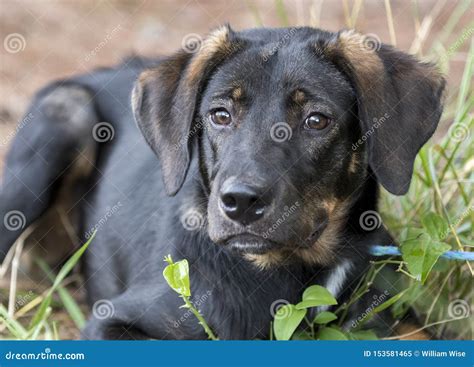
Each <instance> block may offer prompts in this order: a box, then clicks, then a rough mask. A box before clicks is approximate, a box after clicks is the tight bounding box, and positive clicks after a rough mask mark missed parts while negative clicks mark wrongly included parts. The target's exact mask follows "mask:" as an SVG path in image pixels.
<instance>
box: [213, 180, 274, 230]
mask: <svg viewBox="0 0 474 367" xmlns="http://www.w3.org/2000/svg"><path fill="white" fill-rule="evenodd" d="M220 205H221V207H222V209H223V210H224V212H225V214H226V215H227V216H228V217H229V218H230V219H232V220H235V221H236V222H239V223H241V224H243V225H247V224H250V223H252V222H255V221H256V220H257V219H260V218H261V217H263V214H264V212H265V203H264V201H263V200H262V197H261V195H260V194H259V192H258V190H257V189H256V188H253V187H251V186H248V185H245V184H240V183H234V184H232V185H229V186H228V187H226V188H225V189H224V190H222V192H221V200H220Z"/></svg>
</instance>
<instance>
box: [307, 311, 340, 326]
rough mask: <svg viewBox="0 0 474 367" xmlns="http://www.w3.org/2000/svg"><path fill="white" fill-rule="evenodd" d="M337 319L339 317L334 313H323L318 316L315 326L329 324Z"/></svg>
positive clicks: (315, 319)
mask: <svg viewBox="0 0 474 367" xmlns="http://www.w3.org/2000/svg"><path fill="white" fill-rule="evenodd" d="M336 319H337V316H336V315H335V314H333V313H332V312H329V311H323V312H321V313H318V314H317V315H316V317H315V318H314V321H313V322H314V323H315V324H329V323H330V322H331V321H334V320H336Z"/></svg>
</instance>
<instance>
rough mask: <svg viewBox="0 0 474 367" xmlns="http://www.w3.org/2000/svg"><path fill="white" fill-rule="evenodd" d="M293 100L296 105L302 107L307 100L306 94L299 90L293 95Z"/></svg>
mask: <svg viewBox="0 0 474 367" xmlns="http://www.w3.org/2000/svg"><path fill="white" fill-rule="evenodd" d="M292 99H293V102H295V103H296V104H298V105H302V104H303V103H304V102H305V100H306V94H305V92H303V91H302V90H300V89H298V90H296V91H295V92H294V93H293V96H292Z"/></svg>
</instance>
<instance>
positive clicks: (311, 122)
mask: <svg viewBox="0 0 474 367" xmlns="http://www.w3.org/2000/svg"><path fill="white" fill-rule="evenodd" d="M330 123H331V119H330V118H329V117H326V116H324V115H322V114H320V113H312V114H311V115H309V116H308V117H307V118H306V120H304V128H305V129H307V130H322V129H324V128H325V127H326V126H328V125H329V124H330Z"/></svg>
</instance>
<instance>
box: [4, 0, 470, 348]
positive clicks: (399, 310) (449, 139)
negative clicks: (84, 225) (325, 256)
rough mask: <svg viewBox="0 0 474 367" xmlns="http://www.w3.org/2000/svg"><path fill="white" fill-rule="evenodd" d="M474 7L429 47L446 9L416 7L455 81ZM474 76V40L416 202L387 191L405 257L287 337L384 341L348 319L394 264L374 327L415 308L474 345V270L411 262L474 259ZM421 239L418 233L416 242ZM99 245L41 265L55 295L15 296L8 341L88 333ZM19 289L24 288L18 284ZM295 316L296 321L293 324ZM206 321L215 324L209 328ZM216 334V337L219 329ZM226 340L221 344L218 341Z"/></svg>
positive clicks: (386, 217) (349, 12)
mask: <svg viewBox="0 0 474 367" xmlns="http://www.w3.org/2000/svg"><path fill="white" fill-rule="evenodd" d="M384 4H385V9H386V16H387V27H388V29H389V34H390V39H391V41H392V42H396V40H397V35H396V27H395V25H394V22H393V16H392V9H391V7H390V1H389V0H386V1H385V2H384ZM248 5H249V8H250V11H251V13H252V14H253V16H254V18H255V19H256V22H257V23H258V24H259V25H261V24H263V18H262V17H261V15H260V13H259V9H258V8H257V7H256V5H255V4H254V3H253V2H252V1H250V0H249V1H248ZM342 5H343V7H344V13H345V19H346V24H347V26H348V27H357V23H358V18H359V16H360V14H361V13H363V12H362V11H361V10H363V7H364V2H363V1H359V0H356V1H354V2H353V3H352V7H351V4H350V3H349V1H347V0H342ZM470 6H472V3H471V1H460V2H459V3H458V5H457V6H456V7H455V8H454V10H453V11H452V12H451V14H450V16H449V18H448V19H447V21H446V23H445V27H444V29H443V30H442V31H441V32H440V33H439V34H436V35H435V37H434V39H435V41H434V42H433V43H432V44H427V43H426V39H427V36H428V34H429V33H430V31H431V28H432V25H433V22H434V20H435V19H436V15H437V14H439V12H440V11H441V10H442V8H439V7H438V5H436V6H434V7H433V10H432V11H431V13H429V14H428V15H427V16H426V17H425V18H423V19H419V15H418V8H417V2H416V1H415V2H414V5H413V20H414V23H415V25H416V29H417V30H418V31H417V36H416V38H415V40H414V42H413V45H412V47H411V51H412V52H414V53H417V54H418V55H419V56H424V55H428V57H429V58H432V59H438V60H440V65H441V67H442V69H443V70H442V71H443V72H444V73H445V74H447V75H449V73H450V70H449V66H450V59H452V58H453V57H456V56H458V54H459V51H460V50H462V49H463V48H465V45H466V44H467V43H468V42H469V40H470V39H471V38H472V30H473V27H474V23H470V24H469V26H468V27H467V28H465V29H463V30H461V31H460V32H458V33H457V34H455V33H454V30H455V29H456V25H457V23H458V22H459V20H460V19H461V17H462V16H463V15H464V14H465V13H466V12H467V11H468V10H469V8H470ZM314 7H315V9H310V13H311V18H312V20H313V21H314V23H315V25H317V24H318V23H319V19H318V18H319V17H320V16H321V12H324V10H321V4H320V1H315V2H314ZM275 14H276V16H277V18H278V19H279V20H280V21H281V23H282V25H286V24H291V19H290V16H289V15H288V11H287V10H286V9H285V3H284V2H283V1H280V0H277V1H276V2H275ZM466 35H467V36H466ZM473 74H474V42H472V41H471V44H470V47H469V51H468V53H467V58H466V62H465V64H464V72H463V76H462V79H461V82H460V83H459V87H456V86H455V87H454V88H452V89H451V90H450V93H449V94H448V99H447V101H446V107H445V112H444V114H443V116H442V121H441V123H440V127H439V128H438V131H441V132H443V135H444V136H442V137H440V136H439V133H438V136H437V138H436V139H432V140H431V141H430V142H429V143H428V144H427V145H426V146H425V147H424V148H423V149H422V150H421V152H420V153H419V155H418V157H417V159H416V162H415V168H414V176H413V181H412V185H411V188H410V191H409V193H408V194H407V195H406V196H404V197H401V198H400V197H394V196H392V195H390V194H388V193H387V192H383V194H382V197H381V208H380V211H381V215H382V218H383V221H384V225H385V226H386V227H387V228H388V229H389V231H390V232H391V233H392V235H393V236H394V237H395V238H396V239H397V240H398V241H399V242H400V243H401V245H402V252H403V257H402V258H393V259H391V260H382V261H378V262H376V263H374V264H372V266H371V269H370V270H369V271H368V273H367V275H366V276H365V277H364V279H363V280H362V281H361V282H360V283H359V287H358V289H357V290H356V291H355V292H354V294H353V295H352V298H351V300H350V301H349V302H348V304H343V305H338V306H337V307H336V311H335V312H333V313H330V312H325V313H321V314H319V315H318V316H317V317H316V319H314V320H307V319H306V312H303V311H302V310H305V309H306V308H305V307H304V305H305V304H306V305H314V304H315V302H330V303H326V304H333V303H331V302H333V300H331V299H330V298H329V296H330V295H327V294H325V293H324V291H322V290H321V289H319V288H318V289H315V288H312V289H311V290H308V291H307V292H305V295H304V296H303V299H302V300H301V302H300V304H297V305H288V306H285V307H284V308H282V309H280V310H279V311H278V312H277V315H276V316H277V317H276V320H275V324H274V325H273V330H275V331H277V332H276V337H277V338H280V339H287V338H294V339H301V338H303V339H373V338H375V337H376V336H375V335H374V334H373V333H372V332H371V331H370V330H364V328H363V327H360V328H358V329H357V330H353V331H351V332H350V333H349V332H347V331H343V330H341V328H340V326H341V324H342V322H343V320H344V319H345V316H346V314H347V309H348V306H349V305H350V304H352V303H353V302H355V301H356V300H357V299H358V298H359V297H361V296H362V295H363V294H365V292H367V291H368V290H369V289H370V288H371V286H372V283H373V281H374V280H375V278H376V275H377V274H379V273H380V272H382V271H383V269H384V267H386V266H387V264H391V265H395V266H396V267H397V269H398V271H399V272H400V273H401V274H402V276H401V280H400V283H399V284H398V288H399V293H397V294H396V295H391V296H390V297H387V298H386V299H384V300H383V302H381V304H378V305H377V306H376V307H374V308H373V309H371V310H370V312H369V315H368V317H367V318H366V319H365V321H367V320H368V319H369V318H370V317H373V315H375V314H377V313H378V312H380V311H382V310H384V309H388V310H390V312H392V314H393V315H394V316H395V317H396V318H401V317H402V316H403V315H404V314H405V313H406V312H407V310H408V308H410V307H411V308H413V309H414V310H415V311H416V313H417V315H418V317H419V319H420V320H421V328H424V329H425V328H426V329H428V328H429V329H430V331H431V332H432V333H434V334H435V335H436V336H438V337H448V338H453V339H454V338H458V339H472V327H473V325H472V318H470V315H471V309H472V301H473V293H474V289H473V287H472V285H473V283H472V280H473V268H472V264H469V263H468V262H460V261H447V260H444V259H437V256H434V257H435V259H434V261H431V262H432V263H433V264H434V266H433V268H432V269H431V268H430V269H428V270H427V272H426V274H425V276H424V278H426V279H421V278H420V277H418V276H417V272H416V271H414V270H415V269H417V268H420V266H421V268H423V267H424V266H425V267H426V262H422V263H420V261H419V260H420V258H419V257H418V258H417V257H413V256H410V254H411V252H410V251H411V250H413V248H415V249H416V250H419V251H421V253H422V255H423V256H422V257H423V259H422V260H423V261H424V260H426V258H427V257H429V255H432V254H433V253H434V252H435V248H436V246H439V243H441V244H443V246H448V247H449V248H451V249H454V250H462V251H471V248H472V247H473V246H474V238H473V232H474V231H473V229H474V228H473V227H474V203H473V197H474V194H473V183H474V174H473V168H474V144H472V136H471V135H472V131H473V117H474V116H473V113H472V111H473V110H474V93H473V90H472V80H473ZM433 223H434V224H433ZM433 228H434V229H433ZM441 229H442V230H441ZM413 233H417V235H416V236H415V237H413ZM91 240H92V238H91V239H89V241H88V242H87V243H86V244H84V245H83V246H82V247H81V249H79V250H78V251H77V252H76V253H75V254H74V255H73V256H72V257H71V258H70V260H68V261H67V262H66V263H65V264H64V266H63V268H62V269H61V270H60V272H59V273H58V274H57V275H53V273H52V272H51V269H49V268H48V267H47V265H46V264H45V263H44V262H40V263H39V265H40V267H41V268H42V269H43V271H44V272H45V274H46V275H47V277H48V278H49V279H50V280H51V283H52V285H51V287H50V288H49V289H47V290H46V291H44V292H42V293H39V294H27V295H25V294H23V293H21V291H18V292H15V291H13V292H11V295H10V297H12V298H11V299H10V302H9V306H8V308H7V307H6V306H4V305H0V319H1V322H0V335H2V337H4V338H9V339H10V338H14V339H59V338H60V335H58V325H57V323H56V321H54V320H55V314H56V313H57V312H58V310H60V309H65V310H66V312H67V314H68V315H69V318H70V319H71V320H72V321H73V322H74V324H75V325H76V327H77V328H80V327H82V326H83V325H84V322H85V315H84V314H83V312H82V311H81V308H80V307H79V305H78V304H77V303H76V301H75V300H74V297H72V296H71V294H70V293H69V291H68V287H67V284H68V282H69V281H70V280H71V276H70V272H71V269H72V268H73V266H74V265H75V264H76V263H77V261H78V260H79V258H80V256H81V255H82V253H83V252H84V251H85V250H86V249H87V246H88V245H89V243H90V241H91ZM18 246H19V244H17V247H18ZM428 267H429V266H428ZM425 270H426V269H425ZM12 285H13V286H14V287H15V286H16V283H15V281H14V282H13V283H12ZM183 299H184V298H183ZM19 300H21V302H20V301H19ZM323 300H324V301H323ZM305 302H306V303H305ZM308 302H309V303H308ZM311 302H312V303H311ZM12 305H13V306H14V305H21V307H12ZM298 305H299V306H298ZM188 307H189V305H188ZM298 307H299V308H298ZM291 310H293V311H291ZM290 311H291V312H290ZM286 315H290V316H289V317H286ZM295 315H296V316H295ZM196 317H198V316H197V315H196ZM200 322H201V324H202V323H203V322H204V324H205V321H204V320H200ZM301 322H303V323H306V324H307V326H308V328H307V330H309V331H307V332H305V333H304V334H301V333H298V332H296V333H295V332H294V331H295V329H296V327H297V326H298V325H299V324H300V323H301ZM362 326H363V325H362ZM209 331H210V330H209ZM210 333H211V334H212V331H210ZM212 335H213V334H212ZM213 336H214V335H213ZM217 337H218V336H217ZM217 337H216V336H214V338H217ZM272 337H273V336H272Z"/></svg>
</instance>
